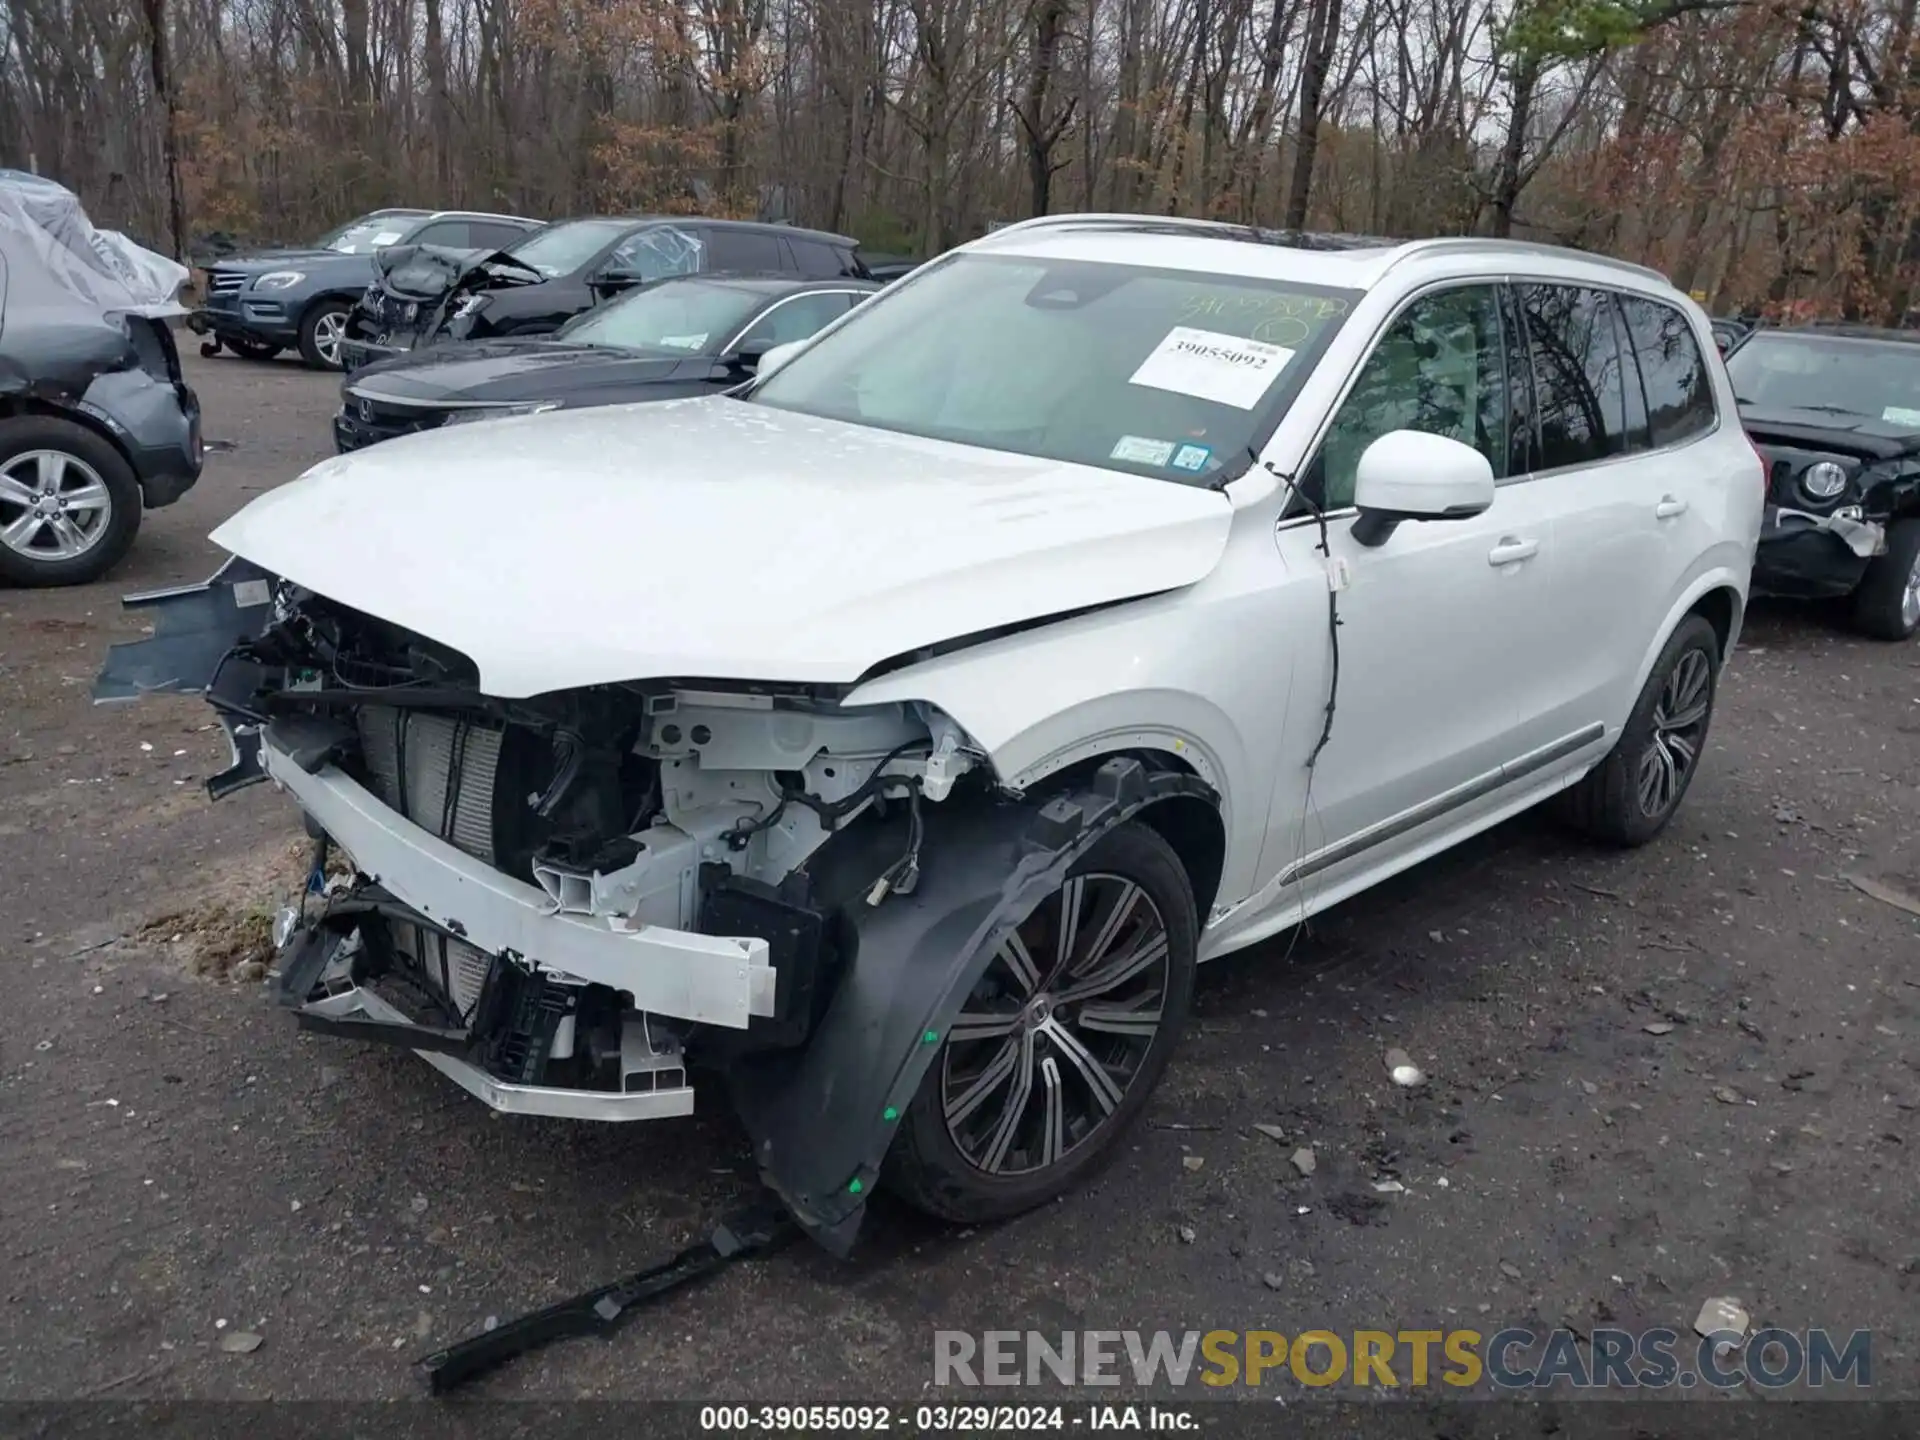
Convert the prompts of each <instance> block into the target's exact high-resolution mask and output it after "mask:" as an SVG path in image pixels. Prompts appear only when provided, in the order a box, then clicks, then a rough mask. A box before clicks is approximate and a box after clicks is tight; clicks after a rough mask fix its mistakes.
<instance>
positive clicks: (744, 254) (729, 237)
mask: <svg viewBox="0 0 1920 1440" xmlns="http://www.w3.org/2000/svg"><path fill="white" fill-rule="evenodd" d="M707 249H708V251H709V257H708V263H707V268H708V269H709V270H716V271H732V272H733V273H735V274H741V275H754V274H760V275H765V274H777V273H778V272H780V271H782V270H785V269H786V268H787V264H786V257H785V256H784V255H782V254H781V252H780V237H779V236H777V235H765V234H762V233H761V232H760V231H758V230H725V229H721V228H719V227H717V226H716V227H715V228H714V229H712V230H709V231H708V232H707Z"/></svg>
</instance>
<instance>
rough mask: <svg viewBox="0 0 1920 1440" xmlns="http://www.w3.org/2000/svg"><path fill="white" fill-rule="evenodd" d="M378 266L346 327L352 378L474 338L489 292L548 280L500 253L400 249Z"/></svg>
mask: <svg viewBox="0 0 1920 1440" xmlns="http://www.w3.org/2000/svg"><path fill="white" fill-rule="evenodd" d="M373 263H374V267H375V269H376V270H377V271H378V272H379V275H378V277H377V278H376V279H375V280H374V282H373V283H372V284H371V285H369V286H368V287H367V290H366V294H365V295H363V296H362V297H361V299H360V302H359V304H358V305H356V306H355V307H354V310H353V313H352V315H351V316H349V318H348V322H347V344H348V348H347V349H346V351H345V352H343V353H344V354H345V356H346V361H347V368H348V369H349V370H356V369H359V368H360V367H361V366H363V365H368V364H371V363H372V362H374V361H376V360H381V359H386V358H389V357H391V356H394V355H399V354H404V353H406V352H407V351H409V350H417V349H421V348H423V347H425V346H428V345H432V344H434V343H435V342H437V341H439V340H442V339H454V340H461V339H467V338H470V335H471V332H472V328H473V323H474V320H475V318H476V316H477V313H478V311H479V309H480V307H481V306H482V305H483V304H484V301H485V296H486V293H487V292H488V291H490V290H497V289H505V288H510V287H514V286H520V285H538V284H540V283H541V282H542V281H544V280H545V279H546V278H547V277H546V276H545V275H542V274H541V273H540V272H539V271H538V270H536V269H534V267H533V266H531V265H528V264H526V263H524V262H523V261H520V260H516V259H514V257H513V256H511V255H509V254H507V253H506V252H505V251H502V250H454V249H449V248H448V247H446V246H443V245H395V246H390V247H388V248H387V249H384V250H378V251H375V252H374V257H373Z"/></svg>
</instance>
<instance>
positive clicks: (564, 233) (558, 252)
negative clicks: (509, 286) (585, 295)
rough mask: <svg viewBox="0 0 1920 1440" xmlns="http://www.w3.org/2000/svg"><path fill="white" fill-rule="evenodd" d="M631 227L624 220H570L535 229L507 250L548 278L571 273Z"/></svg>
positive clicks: (515, 257)
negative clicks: (538, 229)
mask: <svg viewBox="0 0 1920 1440" xmlns="http://www.w3.org/2000/svg"><path fill="white" fill-rule="evenodd" d="M632 228H633V227H632V225H631V224H630V223H629V222H627V221H625V220H569V221H567V222H566V223H565V224H563V225H549V226H548V227H547V228H546V229H544V230H540V231H536V232H535V233H534V234H532V235H529V236H528V237H527V238H526V239H525V240H522V241H520V242H519V243H517V244H515V245H513V246H511V247H510V248H509V249H508V251H507V253H508V254H509V255H511V256H513V258H514V259H516V260H518V261H520V262H521V263H522V264H525V265H531V266H532V267H533V268H534V269H536V270H538V271H539V272H540V273H541V274H542V275H544V276H546V277H547V278H548V279H549V280H551V279H553V278H554V277H555V276H556V275H571V274H573V272H574V271H576V270H578V269H579V268H580V267H581V266H582V265H584V264H586V263H587V262H588V261H589V260H591V259H593V257H594V256H596V255H598V254H599V253H600V251H601V250H602V249H603V248H605V247H606V246H607V245H608V244H609V243H611V242H612V240H613V239H614V238H615V237H616V236H618V235H622V234H624V233H625V232H626V231H628V230H630V229H632Z"/></svg>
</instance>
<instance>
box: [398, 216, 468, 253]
mask: <svg viewBox="0 0 1920 1440" xmlns="http://www.w3.org/2000/svg"><path fill="white" fill-rule="evenodd" d="M468 235H469V226H468V225H467V222H466V221H464V220H436V221H434V222H433V223H432V224H431V225H422V226H421V227H420V228H419V229H418V230H416V231H415V232H414V235H413V240H412V243H413V244H415V245H445V246H447V247H448V248H449V249H452V250H466V249H469V248H470V247H471V245H472V241H471V240H470V239H469V238H468Z"/></svg>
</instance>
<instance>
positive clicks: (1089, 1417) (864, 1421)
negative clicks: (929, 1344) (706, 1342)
mask: <svg viewBox="0 0 1920 1440" xmlns="http://www.w3.org/2000/svg"><path fill="white" fill-rule="evenodd" d="M700 1428H701V1429H702V1430H708V1431H714V1432H717V1433H723V1434H725V1433H732V1434H753V1433H768V1432H783V1431H792V1432H801V1433H815V1432H820V1431H841V1432H843V1433H853V1434H873V1433H878V1432H881V1431H890V1430H898V1431H901V1432H903V1433H905V1434H909V1435H913V1434H939V1433H944V1432H953V1433H957V1434H968V1435H972V1434H978V1433H980V1432H981V1431H1001V1432H1007V1433H1012V1432H1017V1431H1029V1430H1039V1431H1047V1430H1057V1431H1065V1430H1157V1431H1189V1430H1198V1429H1199V1428H1200V1420H1199V1417H1198V1416H1197V1415H1195V1414H1194V1413H1193V1412H1192V1411H1190V1410H1186V1409H1180V1408H1173V1407H1163V1406H1158V1405H965V1404H961V1405H704V1406H702V1407H701V1409H700Z"/></svg>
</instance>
